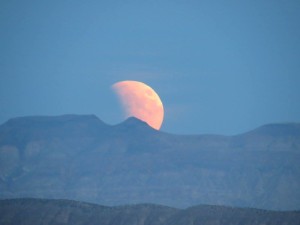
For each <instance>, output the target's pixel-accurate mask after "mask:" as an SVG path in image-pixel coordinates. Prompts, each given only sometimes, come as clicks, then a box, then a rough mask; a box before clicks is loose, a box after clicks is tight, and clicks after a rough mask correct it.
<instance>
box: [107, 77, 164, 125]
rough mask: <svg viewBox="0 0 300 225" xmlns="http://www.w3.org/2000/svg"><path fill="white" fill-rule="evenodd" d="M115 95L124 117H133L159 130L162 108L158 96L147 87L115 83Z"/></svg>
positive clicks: (135, 83)
mask: <svg viewBox="0 0 300 225" xmlns="http://www.w3.org/2000/svg"><path fill="white" fill-rule="evenodd" d="M112 87H113V90H114V91H115V92H116V93H117V95H118V97H119V99H120V101H121V103H122V105H123V107H124V109H125V112H126V116H127V117H130V116H134V117H136V118H138V119H140V120H143V121H145V122H146V123H148V124H149V125H150V126H151V127H153V128H155V129H156V130H159V129H160V127H161V124H162V122H163V119H164V107H163V104H162V102H161V100H160V98H159V96H158V94H157V93H156V92H155V91H154V90H153V89H152V88H151V87H149V86H148V85H146V84H144V83H142V82H138V81H130V80H128V81H121V82H117V83H115V84H114V85H113V86H112Z"/></svg>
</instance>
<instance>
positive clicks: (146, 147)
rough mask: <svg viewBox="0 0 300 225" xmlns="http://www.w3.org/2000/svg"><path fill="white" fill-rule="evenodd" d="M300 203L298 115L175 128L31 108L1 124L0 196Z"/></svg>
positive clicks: (270, 205)
mask: <svg viewBox="0 0 300 225" xmlns="http://www.w3.org/2000/svg"><path fill="white" fill-rule="evenodd" d="M23 197H34V198H50V199H71V200H79V201H87V202H92V203H98V204H102V205H109V206H113V205H122V204H136V203H144V202H149V203H155V204H161V205H169V206H172V207H179V208H186V207H189V206H192V205H198V204H210V205H229V206H237V207H252V208H262V209H271V210H299V209H300V124H297V123H290V124H269V125H264V126H262V127H259V128H257V129H254V130H252V131H249V132H247V133H243V134H240V135H235V136H222V135H174V134H169V133H165V132H161V131H157V130H154V129H152V128H151V127H149V126H148V125H147V124H146V123H144V122H142V121H140V120H138V119H136V118H129V119H127V120H126V121H124V122H123V123H121V124H118V125H114V126H110V125H107V124H105V123H104V122H102V121H101V120H99V119H98V118H97V117H96V116H93V115H82V116H81V115H64V116H56V117H47V116H33V117H21V118H14V119H10V120H9V121H7V122H6V123H4V124H2V125H1V126H0V198H1V199H4V198H23Z"/></svg>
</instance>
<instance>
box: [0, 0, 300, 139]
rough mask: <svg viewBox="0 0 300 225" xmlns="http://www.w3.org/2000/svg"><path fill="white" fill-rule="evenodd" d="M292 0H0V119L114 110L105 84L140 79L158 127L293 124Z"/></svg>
mask: <svg viewBox="0 0 300 225" xmlns="http://www.w3.org/2000/svg"><path fill="white" fill-rule="evenodd" d="M299 12H300V2H299V1H298V0H295V1H293V0H287V1H279V0H273V1H266V0H260V1H256V0H253V1H241V0H239V1H232V0H228V1H221V0H220V1H213V0H210V1H201V0H198V1H189V0H185V1H180V0H173V1H171V0H170V1H166V0H161V1H127V0H123V1H114V0H111V1H101V0H98V1H95V0H91V1H77V0H73V1H71V0H59V1H58V0H54V1H53V0H52V1H44V0H36V1H33V0H28V1H21V0H19V1H15V0H1V1H0V31H1V35H0V123H3V122H5V121H6V120H8V119H9V118H12V117H16V116H27V115H61V114H69V113H72V114H95V115H97V116H98V117H99V118H100V119H101V120H103V121H104V122H106V123H108V124H117V123H120V122H121V121H122V120H123V119H124V118H123V112H122V109H121V108H120V105H119V103H118V101H117V98H116V96H115V94H114V93H113V91H112V90H111V85H112V84H113V83H115V82H117V81H121V80H137V81H142V82H145V83H147V84H148V85H150V86H151V87H152V88H153V89H155V90H156V91H157V92H158V94H159V95H160V97H161V99H162V101H163V103H164V107H165V120H164V123H163V126H162V130H163V131H166V132H170V133H177V134H202V133H216V134H226V135H232V134H238V133H241V132H245V131H247V130H250V129H253V128H255V127H257V126H260V125H263V124H266V123H274V122H280V123H281V122H300V101H299V99H300V29H299V27H300V13H299Z"/></svg>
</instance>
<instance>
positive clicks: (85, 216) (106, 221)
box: [0, 199, 300, 225]
mask: <svg viewBox="0 0 300 225" xmlns="http://www.w3.org/2000/svg"><path fill="white" fill-rule="evenodd" d="M299 221H300V211H285V212H281V211H268V210H260V209H250V208H233V207H226V206H214V205H198V206H193V207H189V208H187V209H176V208H171V207H168V206H163V205H155V204H137V205H122V206H115V207H109V206H102V205H97V204H90V203H86V202H78V201H71V200H62V199H60V200H50V199H6V200H0V224H1V225H2V224H3V225H4V224H5V225H27V224H40V225H52V224H53V225H54V224H72V225H79V224H90V225H93V224H99V223H101V224H103V225H182V224H185V225H200V224H201V225H210V224H232V225H237V224H245V225H248V224H249V225H250V224H251V225H260V224H272V225H282V224H289V225H297V224H300V222H299Z"/></svg>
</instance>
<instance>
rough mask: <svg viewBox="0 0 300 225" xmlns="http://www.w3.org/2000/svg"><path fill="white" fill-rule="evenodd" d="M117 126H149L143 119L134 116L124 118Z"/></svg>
mask: <svg viewBox="0 0 300 225" xmlns="http://www.w3.org/2000/svg"><path fill="white" fill-rule="evenodd" d="M118 125H119V126H122V127H126V128H133V127H136V128H151V129H153V128H152V127H151V126H149V124H148V123H146V122H145V121H143V120H140V119H138V118H136V117H134V116H132V117H128V118H127V119H126V120H124V121H123V122H122V123H120V124H118Z"/></svg>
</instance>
